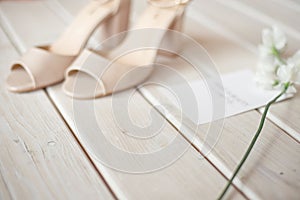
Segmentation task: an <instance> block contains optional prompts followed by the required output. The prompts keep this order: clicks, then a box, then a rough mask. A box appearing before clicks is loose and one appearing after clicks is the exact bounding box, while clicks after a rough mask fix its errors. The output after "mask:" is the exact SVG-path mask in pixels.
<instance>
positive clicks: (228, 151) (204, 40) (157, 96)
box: [142, 1, 300, 199]
mask: <svg viewBox="0 0 300 200" xmlns="http://www.w3.org/2000/svg"><path fill="white" fill-rule="evenodd" d="M199 4H201V2H199ZM201 5H206V6H202V9H201V13H202V14H204V15H203V16H202V15H201V14H199V15H201V16H198V19H199V20H197V22H196V21H194V22H188V24H187V25H186V28H187V29H186V32H187V33H188V34H189V35H193V36H194V35H198V38H199V40H198V41H199V43H200V44H202V45H203V46H204V47H205V48H206V49H207V50H208V53H209V55H210V56H211V57H212V59H213V60H214V61H215V62H216V63H217V66H218V68H219V69H220V71H221V72H227V71H232V70H236V69H241V68H242V67H244V66H245V65H246V67H247V68H253V66H255V65H256V59H257V56H256V55H255V54H254V53H253V52H254V51H256V48H255V45H254V44H253V43H251V42H248V40H246V39H244V38H243V37H244V36H245V34H248V32H247V31H249V32H251V31H252V32H254V33H256V32H258V33H259V32H260V31H261V29H259V30H258V29H252V27H251V26H250V27H248V28H247V29H246V27H247V26H248V25H249V24H248V23H246V22H243V21H239V20H241V19H244V18H243V15H242V14H241V13H240V14H237V13H235V12H233V11H232V10H228V11H227V10H226V8H225V7H223V6H221V5H219V4H217V3H215V2H212V1H210V2H207V1H203V2H202V4H201ZM191 10H192V9H191ZM202 11H203V12H202ZM216 11H217V13H224V12H226V14H220V15H215V12H216ZM197 12H199V10H197ZM207 13H208V14H210V15H209V17H207V15H208V14H207ZM192 14H194V13H192ZM228 15H230V16H231V17H230V19H228V23H230V25H231V26H232V27H235V29H234V30H235V31H239V32H235V31H232V30H230V28H231V26H228V27H227V18H226V17H222V16H228ZM240 15H241V16H240ZM213 16H216V17H213ZM239 16H240V17H239ZM216 18H217V19H219V20H222V21H217V20H216ZM237 19H239V20H237ZM249 21H250V20H249ZM224 22H226V23H224ZM236 22H240V23H236ZM247 22H248V21H247ZM189 23H191V24H193V26H191V24H189ZM196 24H197V25H196ZM253 24H259V23H258V22H256V21H255V20H254V21H253ZM251 25H252V24H251ZM236 26H239V27H238V28H236ZM242 26H243V27H242ZM259 26H261V25H260V24H259ZM189 27H192V28H189ZM261 27H263V26H261ZM245 29H246V31H245ZM248 29H249V30H248ZM243 31H245V34H242V32H243ZM252 32H251V33H252ZM254 33H252V34H251V36H252V38H250V39H253V38H254V37H255V34H254ZM239 35H241V36H240V38H238V36H239ZM249 35H250V34H249ZM258 37H260V34H258ZM194 38H196V37H194ZM257 43H258V42H257ZM218 44H219V45H218ZM294 47H295V48H297V47H296V45H295V46H294ZM233 52H234V53H233ZM227 53H228V54H227ZM229 54H231V55H229ZM232 54H234V55H235V56H232ZM232 60H235V63H234V62H233V61H232ZM163 64H164V65H167V66H172V67H173V68H174V69H176V70H178V73H180V74H181V75H184V76H185V77H186V78H187V79H191V78H195V76H194V72H192V70H191V69H190V68H191V67H190V68H189V66H188V65H186V64H185V63H184V62H182V61H180V59H175V60H172V61H170V60H168V61H165V62H164V63H163ZM187 68H189V69H187ZM166 77H167V78H166ZM163 78H165V79H166V80H167V81H169V84H173V83H174V81H173V82H172V80H171V79H172V77H170V76H168V75H167V74H161V73H156V74H154V75H153V77H152V79H153V80H150V82H151V81H155V79H163ZM142 93H143V95H144V96H146V98H148V99H149V100H150V101H151V102H152V103H153V104H162V105H164V104H165V105H168V104H170V102H169V101H166V98H164V96H166V94H168V93H167V92H166V90H160V89H159V88H157V87H148V88H146V89H145V88H144V89H143V90H142ZM168 95H170V94H168ZM293 101H295V104H299V100H297V97H295V98H294V99H292V100H288V101H285V102H282V103H280V104H278V105H276V106H279V105H282V104H285V106H282V107H286V109H285V114H284V113H282V115H286V112H290V115H289V116H290V118H289V119H288V120H289V121H290V122H289V123H290V124H298V121H299V114H300V113H299V112H297V107H298V106H295V104H293V103H292V102H293ZM296 102H298V103H296ZM288 105H291V106H294V109H291V107H289V106H288ZM276 106H274V107H273V109H272V113H273V112H274V110H275V109H276V108H275V107H276ZM287 108H289V109H287ZM288 110H290V111H288ZM278 112H280V111H278ZM175 116H176V114H175ZM259 118H260V115H259V114H258V113H257V112H255V111H251V112H249V113H246V114H242V115H240V116H236V117H232V118H230V119H227V120H226V123H225V127H224V131H223V133H222V136H221V138H220V140H219V142H218V144H217V146H215V148H214V150H213V151H212V153H211V154H209V155H208V156H207V157H208V158H209V159H210V161H211V162H212V163H214V164H215V165H216V166H217V167H218V168H219V169H220V170H221V171H223V173H224V174H226V175H228V176H230V174H231V172H232V170H233V169H234V166H236V165H237V162H238V161H239V160H240V159H241V157H242V153H243V152H244V151H245V150H246V147H247V144H249V142H250V140H251V137H252V136H253V135H252V134H253V133H254V132H255V130H256V128H257V125H258V122H259V121H258V120H259ZM176 119H177V120H176ZM176 119H174V118H171V117H169V120H170V121H172V123H173V124H174V125H177V126H179V125H181V121H180V115H179V113H177V118H176ZM288 120H287V121H288ZM187 121H188V120H186V121H184V122H183V123H184V124H185V125H186V126H188V127H191V129H192V130H195V128H196V127H195V125H191V123H190V122H187ZM235 126H237V127H235ZM227 127H231V128H227ZM286 127H287V125H285V127H282V128H284V129H285V128H286ZM288 127H292V126H288ZM293 128H296V129H295V130H298V132H299V129H298V128H297V127H295V125H294V126H293ZM206 131H207V128H206V129H203V128H202V131H200V133H199V138H198V140H194V144H195V145H196V146H197V147H198V148H199V149H200V150H201V147H202V145H203V141H204V136H203V133H205V132H206ZM245 132H246V133H245ZM265 132H266V133H265ZM244 134H246V135H245V136H246V137H247V138H243V136H244ZM249 134H250V135H249ZM289 134H291V135H292V133H291V132H289ZM295 134H296V133H295ZM184 135H186V137H188V138H189V139H190V141H193V139H194V138H192V137H191V136H192V135H193V133H192V132H189V131H186V132H185V133H184ZM201 136H202V137H201ZM222 138H223V139H222ZM275 138H276V139H275ZM277 138H278V139H277ZM294 138H295V137H294ZM260 140H262V141H263V142H262V141H260V142H259V143H261V144H258V145H257V146H259V145H261V148H262V150H260V149H259V148H260V147H257V149H256V150H255V151H258V152H260V153H261V154H262V152H265V151H264V150H263V149H264V148H266V149H267V150H266V152H267V153H265V154H262V155H259V154H258V153H255V152H254V153H253V157H252V159H253V160H249V161H248V162H247V163H248V164H247V166H245V168H244V170H245V172H247V170H248V171H251V172H249V174H247V173H246V174H243V172H242V173H241V174H240V179H239V180H237V181H236V184H237V185H238V186H239V187H240V188H242V189H241V190H242V191H243V192H244V193H245V194H247V195H248V196H251V195H252V194H253V191H254V192H255V195H257V196H255V197H257V198H259V197H260V198H275V199H276V198H279V199H280V198H281V197H280V195H286V197H287V198H291V199H297V198H298V197H299V195H298V192H297V191H298V188H299V174H298V171H299V159H297V160H295V159H296V158H297V153H295V154H294V152H298V153H299V148H300V147H299V143H297V142H296V141H295V140H293V139H292V138H290V137H288V136H287V135H285V132H284V131H281V130H280V129H278V128H277V127H276V126H274V124H272V123H270V122H268V123H267V125H266V128H265V129H264V133H263V135H262V136H261V138H260ZM247 141H248V142H247ZM267 141H270V143H269V144H268V142H267ZM273 141H275V144H274V146H275V147H273V143H274V142H273ZM242 144H243V145H244V146H242ZM239 145H240V146H239ZM270 146H271V148H269V147H270ZM277 148H278V149H277ZM238 154H239V155H238ZM291 154H293V155H292V156H291V157H289V156H290V155H291ZM256 156H257V157H256ZM287 157H289V158H288V160H286V158H287ZM260 160H261V161H260ZM231 162H234V163H235V164H233V163H231ZM254 166H255V167H254ZM259 166H261V167H259ZM248 167H249V168H248ZM252 169H253V170H252ZM280 170H282V171H280ZM283 171H288V174H287V176H288V177H283V175H284V174H285V173H284V172H283ZM278 174H281V175H282V177H280V176H279V175H278ZM252 178H253V179H252ZM251 179H252V180H251ZM274 180H276V181H277V184H278V185H277V186H276V187H274V186H273V185H270V186H269V187H268V189H266V188H265V187H263V186H264V185H269V184H270V183H272V182H273V181H274ZM240 181H241V182H240ZM245 184H246V186H247V187H248V188H250V189H251V191H250V192H248V190H247V188H243V187H244V185H245ZM291 185H293V187H291ZM243 189H246V190H243ZM274 191H276V192H274Z"/></svg>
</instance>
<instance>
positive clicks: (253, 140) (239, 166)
mask: <svg viewBox="0 0 300 200" xmlns="http://www.w3.org/2000/svg"><path fill="white" fill-rule="evenodd" d="M289 86H290V83H286V84H285V85H284V88H283V90H282V92H281V93H280V94H279V95H278V96H276V97H275V98H274V99H273V100H272V101H270V102H269V103H268V104H267V105H266V107H265V110H264V113H263V115H262V117H261V120H260V124H259V127H258V129H257V131H256V133H255V135H254V137H253V139H252V141H251V143H250V145H249V147H248V149H247V151H246V153H245V154H244V156H243V158H242V160H241V161H240V163H239V165H238V166H237V168H236V170H235V171H234V173H233V175H232V177H231V178H230V180H229V181H228V183H227V185H226V187H225V188H224V190H223V192H222V193H221V195H220V196H219V198H218V200H221V199H223V198H224V196H225V194H226V192H227V191H228V189H229V187H230V186H231V184H232V182H233V179H234V178H235V176H236V175H237V174H238V172H239V171H240V169H241V167H242V166H243V164H244V163H245V161H246V159H247V158H248V156H249V154H250V152H251V150H252V148H253V146H254V144H255V143H256V141H257V139H258V137H259V135H260V133H261V130H262V128H263V126H264V123H265V120H266V116H267V113H268V110H269V108H270V106H271V105H272V104H273V103H275V102H276V101H277V100H278V99H279V98H280V97H281V96H282V95H283V94H285V92H286V91H287V89H288V88H289Z"/></svg>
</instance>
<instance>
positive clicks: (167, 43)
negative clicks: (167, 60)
mask: <svg viewBox="0 0 300 200" xmlns="http://www.w3.org/2000/svg"><path fill="white" fill-rule="evenodd" d="M184 16H185V12H184V11H183V12H182V13H180V14H179V15H178V16H177V17H176V19H175V20H174V22H173V24H172V25H171V26H170V27H169V30H171V31H177V32H182V30H183V23H184ZM162 46H164V47H167V48H168V49H166V50H170V51H164V50H159V51H158V53H159V54H160V55H162V56H166V57H176V56H178V53H180V51H181V47H182V43H181V41H179V40H178V36H176V35H175V34H172V32H169V33H167V34H166V35H165V36H164V38H163V41H162ZM171 51H173V52H174V53H173V52H171Z"/></svg>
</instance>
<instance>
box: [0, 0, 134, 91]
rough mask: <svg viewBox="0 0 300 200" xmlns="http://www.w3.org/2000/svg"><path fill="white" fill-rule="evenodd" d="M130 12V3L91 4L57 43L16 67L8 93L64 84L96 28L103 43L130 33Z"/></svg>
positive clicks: (27, 56)
mask: <svg viewBox="0 0 300 200" xmlns="http://www.w3.org/2000/svg"><path fill="white" fill-rule="evenodd" d="M129 9H130V0H92V1H91V2H90V3H89V4H88V5H87V6H86V7H85V8H83V9H82V10H81V12H80V13H79V14H78V15H77V17H76V18H75V20H74V21H73V22H72V24H71V25H70V26H69V27H68V28H67V29H66V30H65V32H64V33H63V34H62V35H61V37H60V38H59V39H58V40H57V41H56V42H55V43H53V44H52V45H51V46H39V47H34V48H32V49H30V50H29V51H28V52H26V53H25V54H24V55H23V56H22V57H21V58H20V59H19V60H18V61H15V62H14V63H13V65H12V67H11V73H10V74H9V76H8V78H7V81H6V83H7V88H8V90H10V91H12V92H29V91H33V90H37V89H41V88H44V87H47V86H50V85H53V84H56V83H59V82H61V81H63V80H64V74H65V70H66V69H67V67H69V65H70V64H71V63H72V62H73V61H74V59H75V58H76V57H77V56H78V54H80V52H81V51H82V49H83V48H84V47H85V46H86V44H87V42H88V39H89V38H90V36H91V35H92V34H93V33H94V31H95V30H96V29H97V27H99V29H100V30H101V31H102V32H101V33H102V34H101V37H103V38H102V39H106V38H108V37H109V36H111V35H114V34H116V33H119V32H122V31H125V30H127V25H128V15H129Z"/></svg>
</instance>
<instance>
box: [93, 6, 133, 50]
mask: <svg viewBox="0 0 300 200" xmlns="http://www.w3.org/2000/svg"><path fill="white" fill-rule="evenodd" d="M130 7H131V0H120V6H119V8H118V10H117V11H116V13H115V14H114V15H113V16H111V17H110V18H109V19H108V20H106V21H105V22H104V23H103V24H101V25H100V27H99V28H98V30H96V31H95V33H94V38H95V40H96V41H97V42H98V43H99V44H101V46H97V47H96V48H95V50H100V51H110V50H112V49H113V48H115V47H116V46H118V45H119V44H120V43H121V42H122V41H123V39H124V38H125V34H122V35H120V37H119V36H118V37H115V38H113V39H110V40H109V42H104V44H103V41H105V40H106V39H108V38H110V37H112V36H113V35H116V34H118V33H121V32H124V31H127V30H128V25H129V15H130Z"/></svg>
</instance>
